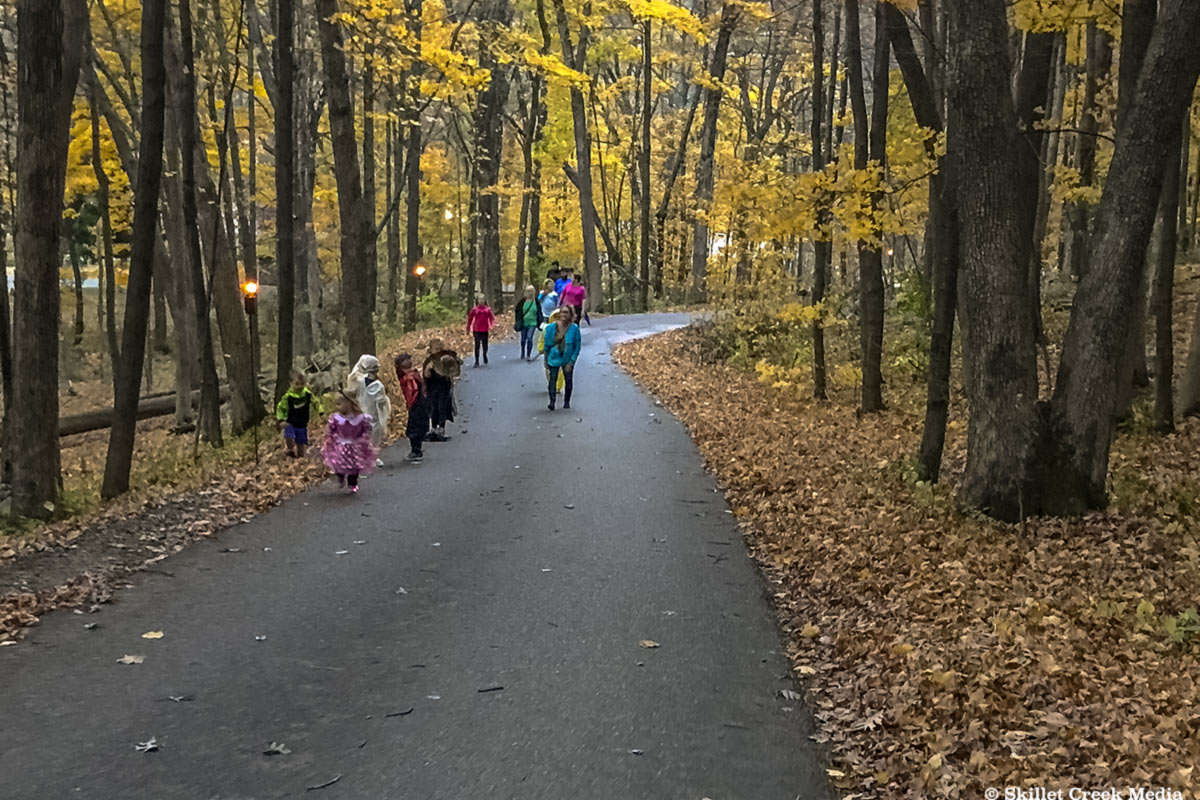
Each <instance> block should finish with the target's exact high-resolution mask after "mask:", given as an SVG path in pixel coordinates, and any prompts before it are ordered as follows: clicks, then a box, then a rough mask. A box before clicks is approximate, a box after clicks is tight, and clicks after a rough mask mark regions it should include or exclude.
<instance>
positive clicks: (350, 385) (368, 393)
mask: <svg viewBox="0 0 1200 800" xmlns="http://www.w3.org/2000/svg"><path fill="white" fill-rule="evenodd" d="M346 390H347V391H348V392H351V393H352V396H353V397H354V399H355V400H357V401H358V404H359V406H360V407H361V408H362V410H363V413H364V414H370V415H371V445H372V446H373V447H374V448H375V450H376V452H379V451H380V449H381V448H382V447H383V439H384V437H385V436H386V435H387V426H388V417H390V416H391V414H392V401H391V399H389V398H388V393H387V389H386V388H385V387H384V385H383V381H381V380H379V359H378V358H376V357H375V356H371V355H365V356H362V357H361V358H359V359H358V363H357V364H355V365H354V369H352V370H350V376H349V377H348V378H347V380H346ZM375 465H376V466H378V467H382V466H383V460H382V459H377V460H376V462H375Z"/></svg>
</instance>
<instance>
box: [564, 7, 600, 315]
mask: <svg viewBox="0 0 1200 800" xmlns="http://www.w3.org/2000/svg"><path fill="white" fill-rule="evenodd" d="M584 8H585V11H584V13H585V14H587V13H590V9H591V3H590V2H587V0H585V5H584ZM554 16H555V20H556V21H557V23H558V35H559V41H560V43H561V44H562V50H563V61H564V62H566V64H567V66H568V67H570V68H571V69H574V70H576V71H577V72H583V71H584V70H585V69H586V68H587V64H586V60H587V51H588V45H589V42H590V39H591V31H590V30H589V29H588V27H587V25H581V26H580V28H579V42H578V43H577V44H575V45H573V44H572V43H571V29H570V25H569V23H568V19H567V10H566V7H565V5H564V3H563V0H554ZM571 122H572V126H573V129H574V132H575V162H576V172H577V173H578V174H579V181H578V185H579V219H580V224H581V226H582V229H583V266H584V274H585V275H586V276H587V287H588V295H589V297H588V303H589V305H590V306H591V307H592V308H593V309H595V310H603V308H604V281H603V276H602V275H601V273H600V253H599V249H598V248H597V246H596V206H595V200H594V198H593V196H592V136H591V132H590V131H589V130H588V124H587V108H586V106H585V105H584V101H583V91H582V90H580V88H579V87H578V86H575V85H572V86H571Z"/></svg>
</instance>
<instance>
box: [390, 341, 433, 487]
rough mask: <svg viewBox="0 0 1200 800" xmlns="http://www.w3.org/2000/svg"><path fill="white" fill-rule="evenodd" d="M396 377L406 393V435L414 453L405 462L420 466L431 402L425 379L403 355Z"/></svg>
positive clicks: (410, 359) (398, 363)
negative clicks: (426, 391) (427, 394)
mask: <svg viewBox="0 0 1200 800" xmlns="http://www.w3.org/2000/svg"><path fill="white" fill-rule="evenodd" d="M396 377H397V378H399V379H400V391H402V392H403V393H404V404H405V405H406V406H408V424H407V425H406V426H405V428H404V435H405V436H407V437H408V442H409V445H410V446H411V447H412V451H411V452H410V453H409V454H408V455H406V456H405V457H404V460H405V461H409V462H412V463H414V464H419V463H420V462H421V460H422V459H423V458H424V457H425V454H424V453H423V452H422V449H421V443H422V442H424V441H425V436H426V434H428V433H429V402H428V397H427V396H426V393H425V379H424V378H422V377H421V371H420V370H418V369H415V368H414V367H413V362H412V356H410V355H409V354H408V353H401V354H400V355H398V356H396Z"/></svg>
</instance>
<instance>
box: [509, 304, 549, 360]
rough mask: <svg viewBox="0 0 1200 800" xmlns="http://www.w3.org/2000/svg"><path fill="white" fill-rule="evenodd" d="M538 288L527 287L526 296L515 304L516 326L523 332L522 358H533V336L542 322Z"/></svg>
mask: <svg viewBox="0 0 1200 800" xmlns="http://www.w3.org/2000/svg"><path fill="white" fill-rule="evenodd" d="M536 295H537V289H534V288H533V287H532V286H526V287H525V298H524V299H523V300H520V301H518V302H517V303H516V304H515V305H514V306H513V315H514V317H515V327H516V329H517V330H518V331H519V332H520V334H521V360H522V361H530V360H532V359H533V338H534V335H535V334H536V333H537V331H538V326H539V325H541V324H542V309H541V306H539V305H538V301H537V297H536Z"/></svg>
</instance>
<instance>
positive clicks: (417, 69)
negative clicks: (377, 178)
mask: <svg viewBox="0 0 1200 800" xmlns="http://www.w3.org/2000/svg"><path fill="white" fill-rule="evenodd" d="M421 6H422V3H421V0H405V4H404V7H405V10H406V11H407V12H408V20H409V22H408V24H409V30H410V31H411V32H412V34H413V37H414V39H415V40H416V41H417V43H418V44H417V47H418V53H417V55H418V56H419V55H420V52H419V48H420V41H421ZM411 72H412V74H411V77H410V79H409V86H408V111H407V114H406V115H405V119H406V121H407V122H408V139H407V144H408V152H407V153H406V154H405V156H404V169H405V173H406V174H405V179H406V180H407V182H408V185H407V186H406V187H405V191H406V192H407V196H406V197H405V200H406V201H407V205H406V214H407V216H406V219H405V231H404V233H405V247H404V252H405V274H404V327H405V329H406V330H410V331H411V330H416V328H417V295H418V294H420V291H421V280H420V278H418V277H417V272H416V267H417V265H418V264H420V263H421V259H423V258H424V257H425V253H424V251H423V249H422V246H421V153H422V152H424V150H425V137H424V136H422V135H421V99H420V98H421V95H420V84H421V75H422V73H423V72H424V66H423V65H422V64H421V62H420V59H419V58H418V59H417V60H416V61H414V63H413V67H412V71H411ZM471 174H472V176H474V174H475V171H474V170H473V169H472V171H471ZM471 194H472V204H471V208H472V210H473V209H474V208H475V204H474V199H475V197H474V195H475V184H474V178H472V184H471ZM471 243H472V247H474V243H475V217H474V216H472V218H471ZM471 263H472V267H471V275H472V280H474V275H475V269H474V263H475V262H474V251H472V262H471ZM471 291H472V292H473V291H474V286H472V287H471ZM468 302H471V301H470V300H468Z"/></svg>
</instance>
